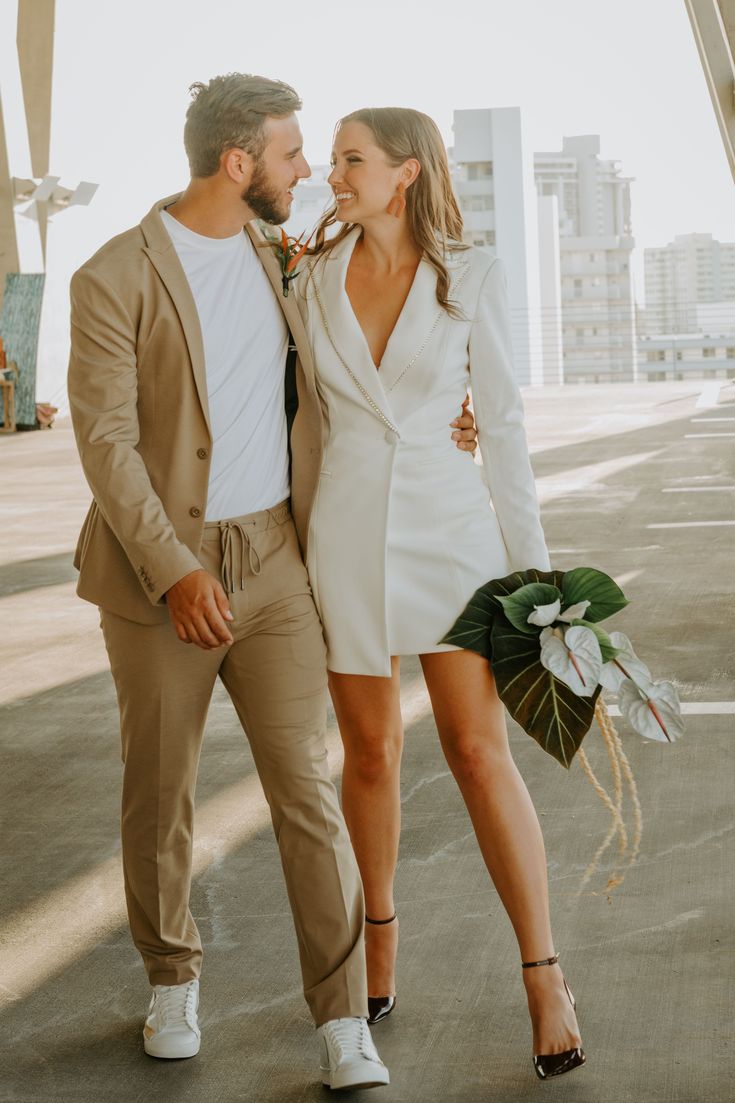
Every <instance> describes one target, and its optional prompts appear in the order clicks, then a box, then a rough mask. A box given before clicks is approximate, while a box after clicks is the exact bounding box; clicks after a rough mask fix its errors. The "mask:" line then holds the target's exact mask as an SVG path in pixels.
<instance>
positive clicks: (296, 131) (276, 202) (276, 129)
mask: <svg viewBox="0 0 735 1103" xmlns="http://www.w3.org/2000/svg"><path fill="white" fill-rule="evenodd" d="M265 135H266V142H267V144H266V147H265V149H264V150H263V153H262V155H261V156H260V158H259V159H258V161H256V163H255V168H254V170H253V175H252V178H251V180H250V184H249V185H248V187H247V188H246V189H245V191H244V192H243V193H242V198H243V200H244V201H245V202H246V203H247V205H248V207H250V210H251V211H253V212H254V213H255V214H256V215H257V217H258V218H262V219H263V221H264V222H271V223H273V225H279V224H280V223H281V222H285V221H286V219H287V218H288V216H289V215H290V213H291V204H292V203H293V189H294V187H295V186H296V184H298V182H299V180H305V179H306V178H307V177H308V176H311V169H310V168H309V166H308V164H307V162H306V160H305V158H304V155H303V152H302V147H303V138H302V136H301V130H300V128H299V124H298V120H297V119H296V116H295V115H288V116H287V117H286V118H285V119H267V120H266V124H265Z"/></svg>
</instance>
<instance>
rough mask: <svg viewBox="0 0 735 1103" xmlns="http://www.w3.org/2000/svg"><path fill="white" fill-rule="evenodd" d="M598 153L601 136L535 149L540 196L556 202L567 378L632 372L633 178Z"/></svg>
mask: <svg viewBox="0 0 735 1103" xmlns="http://www.w3.org/2000/svg"><path fill="white" fill-rule="evenodd" d="M599 153H600V139H599V137H598V136H597V135H593V134H585V135H579V136H576V137H571V138H564V139H563V143H562V149H561V151H560V152H553V153H536V154H535V155H534V173H535V178H536V186H537V189H538V192H539V196H540V197H541V199H542V200H543V199H544V198H550V197H552V196H553V197H555V198H556V201H557V203H558V220H559V221H558V225H559V253H560V279H561V306H562V328H563V346H564V371H563V376H564V382H565V383H594V382H623V381H630V380H633V379H635V378H636V372H637V362H636V361H637V357H636V333H635V305H634V296H633V278H632V272H631V264H630V260H631V253H632V251H633V247H634V244H635V242H634V240H633V232H632V228H631V218H630V178H629V177H625V176H622V175H621V173H620V167H619V163H618V162H617V161H613V160H604V159H602V158H601V157H600V156H599Z"/></svg>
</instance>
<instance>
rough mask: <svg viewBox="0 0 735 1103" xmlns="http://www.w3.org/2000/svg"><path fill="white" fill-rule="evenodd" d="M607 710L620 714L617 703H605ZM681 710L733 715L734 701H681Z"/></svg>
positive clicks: (702, 714)
mask: <svg viewBox="0 0 735 1103" xmlns="http://www.w3.org/2000/svg"><path fill="white" fill-rule="evenodd" d="M605 703H606V704H607V702H605ZM607 711H608V712H609V713H610V715H611V716H620V709H619V708H618V706H617V705H607ZM681 712H682V715H683V716H733V715H735V701H682V703H681Z"/></svg>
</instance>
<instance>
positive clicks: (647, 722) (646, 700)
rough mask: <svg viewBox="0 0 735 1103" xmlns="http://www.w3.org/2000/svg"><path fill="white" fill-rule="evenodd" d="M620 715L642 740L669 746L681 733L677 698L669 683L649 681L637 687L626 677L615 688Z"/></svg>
mask: <svg viewBox="0 0 735 1103" xmlns="http://www.w3.org/2000/svg"><path fill="white" fill-rule="evenodd" d="M618 704H619V706H620V714H621V716H623V717H624V718H625V719H626V720H627V721H628V723H629V724H630V726H631V728H633V729H634V731H637V732H638V734H639V735H642V736H644V737H645V738H646V739H656V740H658V742H659V743H673V742H674V740H675V739H678V738H679V736H681V735H683V734H684V721H683V720H682V718H681V705H680V704H679V695H678V693H677V692H676V689H675V688H674V686H673V685H672V684H671V682H652V683H651V682H649V684H648V685H647V686H646V688H645V689H641V688H639V687H638V686H637V685H636V684H635V682H632V681H631V680H630V678H626V679H625V680H624V681H623V682H622V683H621V685H620V687H619V689H618Z"/></svg>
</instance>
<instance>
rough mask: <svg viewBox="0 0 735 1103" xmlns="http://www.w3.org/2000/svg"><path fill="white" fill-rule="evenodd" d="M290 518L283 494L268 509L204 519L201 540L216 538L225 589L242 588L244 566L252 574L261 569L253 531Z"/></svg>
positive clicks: (262, 529)
mask: <svg viewBox="0 0 735 1103" xmlns="http://www.w3.org/2000/svg"><path fill="white" fill-rule="evenodd" d="M290 520H291V505H290V501H289V499H288V498H286V499H285V500H284V501H283V502H279V503H278V505H277V506H271V508H270V509H260V510H258V511H257V512H256V513H246V514H243V515H242V516H241V517H228V518H226V519H224V520H222V521H206V522H205V524H204V532H203V533H202V543H203V544H208V543H212V542H214V541H216V542H217V544H218V545H219V551H220V567H219V572H220V578H221V581H222V585H223V587H224V589H225V593H228V594H233V593H234V592H235V590H236V589H237V588H239V589H240V590H244V589H245V577H246V575H247V573H248V570H250V573H251V574H252V575H256V576H257V575H259V574H260V573H261V567H262V564H261V560H260V554H259V552H258V548H257V546H256V545H257V544H258V543H259V541H260V537H259V536H257V533H260V532H265V531H266V530H267V529H270V528H272V527H273V526H274V525H285V524H286V522H287V521H290ZM246 554H247V562H246ZM238 579H239V583H238Z"/></svg>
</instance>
